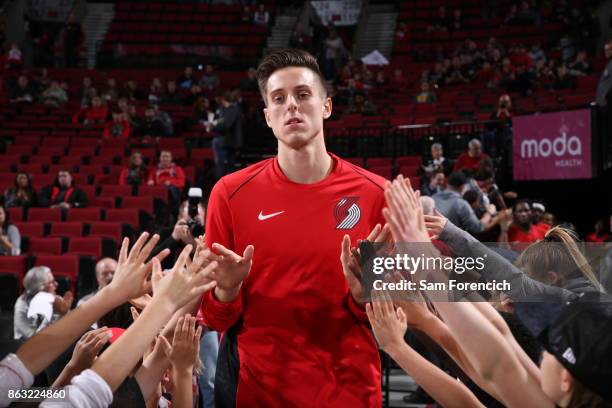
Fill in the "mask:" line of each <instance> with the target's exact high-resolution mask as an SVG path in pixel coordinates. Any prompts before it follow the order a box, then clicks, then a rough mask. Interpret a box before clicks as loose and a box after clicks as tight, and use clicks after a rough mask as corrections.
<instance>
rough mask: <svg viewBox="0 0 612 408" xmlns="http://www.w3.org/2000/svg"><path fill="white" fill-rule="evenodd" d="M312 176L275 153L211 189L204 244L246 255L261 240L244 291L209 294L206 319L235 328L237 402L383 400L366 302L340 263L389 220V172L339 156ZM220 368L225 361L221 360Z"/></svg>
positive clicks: (354, 403)
mask: <svg viewBox="0 0 612 408" xmlns="http://www.w3.org/2000/svg"><path fill="white" fill-rule="evenodd" d="M331 156H332V158H333V161H334V168H333V170H332V172H331V173H330V175H329V176H328V177H327V178H325V179H324V180H322V181H320V182H318V183H314V184H298V183H294V182H292V181H290V180H289V179H288V178H287V177H286V176H285V175H284V174H283V173H282V171H281V169H280V167H279V165H278V160H277V159H276V158H274V159H269V160H265V161H262V162H259V163H257V164H255V165H252V166H250V167H247V168H246V169H244V170H241V171H238V172H235V173H232V174H230V175H228V176H225V177H224V178H222V179H221V180H220V181H219V182H218V183H217V184H216V185H215V187H214V188H213V190H212V193H211V197H210V201H209V204H208V211H207V219H206V243H207V245H208V246H209V247H210V246H212V244H213V243H214V242H218V243H221V244H222V245H224V246H226V247H229V248H230V249H232V250H233V251H235V252H237V253H239V254H242V253H243V251H244V249H245V247H246V246H247V245H249V244H252V245H254V246H255V253H254V258H253V266H252V268H251V271H250V274H249V276H248V277H247V278H246V279H245V281H244V282H243V285H242V287H241V291H240V294H239V296H238V297H237V298H236V300H235V301H233V302H231V303H222V302H219V301H218V300H217V299H216V297H215V295H214V291H211V292H208V293H206V294H205V295H204V296H203V298H202V305H201V310H200V311H201V313H202V315H203V319H204V322H205V323H206V324H207V325H208V326H210V327H211V328H213V329H215V330H218V331H226V330H227V329H228V328H229V327H231V326H232V325H233V324H234V323H236V322H237V321H238V319H239V318H242V323H241V326H240V329H239V331H238V335H237V349H238V357H239V361H240V369H239V373H238V389H237V395H236V405H237V406H239V407H312V406H316V407H334V408H342V407H350V408H358V407H380V406H381V392H380V381H381V374H380V359H379V355H378V351H377V346H376V343H375V342H374V339H373V337H372V334H371V332H370V330H369V325H368V322H367V316H366V315H365V313H364V310H363V309H361V308H359V306H357V304H356V303H355V302H354V300H353V298H352V296H351V294H350V291H349V288H348V286H347V284H346V281H345V277H344V274H343V272H342V266H341V263H340V248H341V246H340V244H341V242H342V237H343V235H344V234H349V235H350V237H351V240H352V243H353V244H354V245H356V240H357V239H363V238H365V237H367V235H368V234H369V233H370V231H371V230H372V228H373V227H374V226H375V225H376V224H377V223H381V222H382V214H381V212H382V208H383V206H384V204H385V201H384V196H383V189H384V187H383V186H384V184H383V183H384V179H382V178H381V177H379V176H377V175H374V174H372V173H369V172H368V171H365V170H363V169H361V168H359V167H356V166H353V165H352V164H350V163H348V162H345V161H343V160H341V159H339V158H337V157H336V156H333V155H331ZM218 369H219V368H218Z"/></svg>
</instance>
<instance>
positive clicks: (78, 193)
mask: <svg viewBox="0 0 612 408" xmlns="http://www.w3.org/2000/svg"><path fill="white" fill-rule="evenodd" d="M68 201H69V202H70V203H71V204H72V206H73V207H75V208H85V207H87V206H88V205H89V200H88V198H87V194H85V192H84V191H83V190H81V189H80V188H75V189H74V192H73V193H72V196H71V197H70V198H69V200H68Z"/></svg>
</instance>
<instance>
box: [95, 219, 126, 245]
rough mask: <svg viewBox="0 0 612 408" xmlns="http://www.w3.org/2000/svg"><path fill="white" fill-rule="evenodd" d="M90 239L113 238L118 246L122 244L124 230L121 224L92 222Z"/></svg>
mask: <svg viewBox="0 0 612 408" xmlns="http://www.w3.org/2000/svg"><path fill="white" fill-rule="evenodd" d="M89 236H90V237H105V238H112V239H113V240H114V241H115V242H116V243H117V244H119V243H120V242H121V240H122V239H123V237H122V230H121V223H120V222H92V223H91V224H90V226H89Z"/></svg>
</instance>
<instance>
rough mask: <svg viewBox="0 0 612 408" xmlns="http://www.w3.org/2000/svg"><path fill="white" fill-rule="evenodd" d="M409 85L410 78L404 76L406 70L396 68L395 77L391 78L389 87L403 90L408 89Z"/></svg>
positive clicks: (399, 90)
mask: <svg viewBox="0 0 612 408" xmlns="http://www.w3.org/2000/svg"><path fill="white" fill-rule="evenodd" d="M407 86H408V80H407V79H406V77H405V76H404V72H403V71H402V70H401V68H396V69H395V70H394V71H393V78H391V82H390V84H389V87H390V88H391V89H394V90H395V91H396V92H401V91H402V90H404V89H406V87H407Z"/></svg>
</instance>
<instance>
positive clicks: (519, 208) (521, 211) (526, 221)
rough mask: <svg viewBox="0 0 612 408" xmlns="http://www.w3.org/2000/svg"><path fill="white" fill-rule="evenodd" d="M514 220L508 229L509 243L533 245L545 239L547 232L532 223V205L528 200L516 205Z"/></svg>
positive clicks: (518, 202)
mask: <svg viewBox="0 0 612 408" xmlns="http://www.w3.org/2000/svg"><path fill="white" fill-rule="evenodd" d="M513 214H514V219H513V222H512V225H511V226H510V228H508V242H510V243H515V242H519V243H524V244H531V243H533V242H536V241H539V240H541V239H544V235H546V232H545V231H543V230H542V229H541V228H537V227H535V226H534V225H533V224H532V223H531V205H530V204H529V202H528V201H526V200H519V201H517V202H516V203H515V204H514V208H513Z"/></svg>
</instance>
